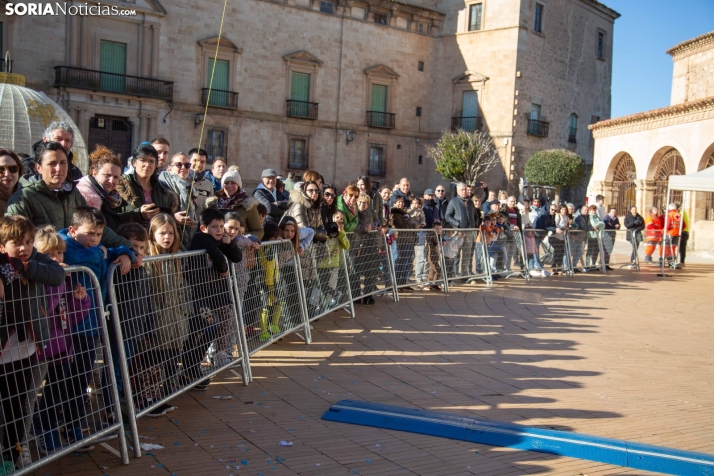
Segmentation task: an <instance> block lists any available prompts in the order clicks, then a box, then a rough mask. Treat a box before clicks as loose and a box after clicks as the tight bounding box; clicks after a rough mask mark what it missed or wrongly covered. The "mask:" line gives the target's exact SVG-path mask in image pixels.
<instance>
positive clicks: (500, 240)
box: [482, 228, 531, 280]
mask: <svg viewBox="0 0 714 476" xmlns="http://www.w3.org/2000/svg"><path fill="white" fill-rule="evenodd" d="M494 230H495V231H493V232H492V233H491V234H490V235H491V236H486V235H488V232H487V231H483V232H482V235H483V236H484V237H485V239H486V242H487V243H488V245H487V246H486V251H487V254H488V261H489V264H490V268H491V276H492V277H493V276H494V275H497V276H499V277H505V278H509V277H512V276H521V277H523V278H525V279H526V280H529V279H530V277H531V275H530V272H529V270H528V268H527V264H526V251H525V247H524V239H523V235H522V234H521V232H519V231H514V230H511V229H510V228H503V229H494Z"/></svg>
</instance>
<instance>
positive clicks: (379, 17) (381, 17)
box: [374, 13, 387, 25]
mask: <svg viewBox="0 0 714 476" xmlns="http://www.w3.org/2000/svg"><path fill="white" fill-rule="evenodd" d="M374 22H375V23H377V24H378V25H386V24H387V14H386V13H375V14H374Z"/></svg>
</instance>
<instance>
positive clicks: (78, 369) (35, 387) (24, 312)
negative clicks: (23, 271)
mask: <svg viewBox="0 0 714 476" xmlns="http://www.w3.org/2000/svg"><path fill="white" fill-rule="evenodd" d="M1 268H2V270H1V271H2V274H3V283H4V285H3V286H2V288H3V294H4V296H3V299H2V301H0V341H2V342H1V345H0V348H2V352H0V465H1V466H0V474H10V473H12V474H14V475H15V474H16V475H22V474H28V473H32V472H34V471H36V470H37V469H38V468H40V467H41V466H43V465H45V464H47V463H50V462H52V461H54V460H56V459H58V458H60V457H62V456H64V455H66V454H69V453H72V452H76V451H79V452H81V451H89V450H91V449H93V446H91V445H93V444H101V445H102V446H103V447H105V448H106V449H108V450H109V451H111V452H112V453H113V454H115V455H116V456H118V457H120V458H121V461H122V464H128V463H129V455H128V451H127V445H126V439H125V435H124V430H123V428H122V421H121V411H120V408H119V395H118V393H117V386H116V382H115V378H114V372H113V366H114V361H113V359H112V354H111V352H109V351H108V348H109V345H108V344H109V339H110V338H109V333H108V332H107V328H106V326H105V320H104V304H103V300H102V292H101V288H100V285H99V281H98V280H97V277H96V276H95V275H94V273H93V272H92V271H91V270H90V269H89V268H86V267H81V266H71V267H68V268H65V269H64V271H65V272H66V275H65V277H64V278H62V276H61V271H60V273H59V274H58V275H56V276H55V277H54V278H55V279H53V276H52V273H51V272H50V271H49V270H48V271H46V272H43V271H42V270H38V276H37V279H38V280H41V281H27V280H26V279H25V278H20V277H19V276H13V275H14V271H13V268H12V265H11V264H9V263H8V264H5V265H3V266H2V267H1ZM113 439H118V444H119V451H117V450H115V449H114V448H112V447H111V446H109V445H108V444H107V443H106V442H107V441H110V440H113Z"/></svg>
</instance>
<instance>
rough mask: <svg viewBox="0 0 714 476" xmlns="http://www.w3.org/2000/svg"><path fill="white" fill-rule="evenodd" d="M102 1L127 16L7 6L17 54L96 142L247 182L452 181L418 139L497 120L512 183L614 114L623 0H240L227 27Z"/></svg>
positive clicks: (215, 14) (31, 80) (31, 82)
mask: <svg viewBox="0 0 714 476" xmlns="http://www.w3.org/2000/svg"><path fill="white" fill-rule="evenodd" d="M0 3H2V2H0ZM90 3H91V2H90ZM102 4H116V5H120V6H121V7H122V8H127V9H134V10H135V11H136V15H133V16H113V17H108V16H106V17H89V16H84V17H77V16H75V17H69V16H67V17H61V16H60V17H57V16H52V17H45V16H35V17H28V16H22V17H19V16H13V17H4V18H3V19H2V21H3V25H2V26H3V28H2V35H3V38H2V40H3V43H2V45H3V50H9V51H10V53H11V56H12V58H13V60H14V63H13V71H15V72H17V73H20V74H23V75H25V76H26V77H27V81H28V86H29V87H32V88H35V89H38V90H41V91H45V92H46V93H47V94H48V95H49V96H50V97H52V98H53V99H54V98H56V99H58V101H59V102H60V104H61V105H62V106H63V107H65V108H66V109H67V110H68V111H69V112H70V114H71V115H72V117H73V119H74V120H75V122H76V123H77V124H78V126H79V128H80V130H81V133H82V135H83V136H84V137H85V139H86V141H87V142H88V143H89V146H90V147H91V146H92V145H93V144H96V143H99V142H101V143H106V144H107V145H109V146H110V147H112V148H114V149H115V150H117V151H118V152H120V153H122V155H123V156H124V157H126V156H127V155H128V154H129V153H130V151H131V150H132V148H133V147H135V146H136V145H138V143H139V142H141V141H143V140H147V139H150V138H153V137H156V136H164V137H166V138H167V139H168V140H169V141H170V142H171V146H172V147H171V148H172V151H178V150H184V151H186V150H188V149H190V148H192V147H197V146H199V144H200V145H201V146H203V147H205V148H206V149H208V151H209V154H210V155H211V156H218V155H224V156H226V157H227V158H228V161H229V163H231V164H238V165H240V167H241V172H242V175H243V180H244V184H246V186H247V187H250V186H252V185H254V184H256V183H257V182H258V180H259V178H260V172H261V170H262V169H264V168H266V167H274V168H276V169H278V170H280V171H283V172H287V171H288V170H294V171H295V172H296V173H297V174H298V175H299V174H300V172H301V170H303V169H305V168H310V169H316V170H319V171H320V172H321V173H322V174H323V175H324V177H325V179H326V181H328V182H335V183H336V184H337V185H338V186H342V185H344V184H346V182H347V181H349V180H352V179H355V178H356V177H357V176H359V175H363V174H369V175H370V176H372V179H373V181H375V182H381V183H388V184H390V185H391V183H393V182H395V181H397V180H398V179H399V178H400V177H402V176H408V177H410V178H411V179H412V185H413V189H414V190H416V191H420V190H423V189H424V188H427V187H433V186H434V185H436V184H437V183H439V182H441V183H445V182H446V181H444V180H443V178H441V177H440V176H438V174H436V172H435V170H434V165H433V163H432V162H431V160H430V159H429V158H428V157H427V154H426V151H425V146H426V145H427V144H433V143H434V142H435V141H436V140H437V139H438V137H439V136H440V134H441V132H442V131H444V130H448V129H450V128H452V126H453V127H458V126H461V127H463V128H465V129H475V128H479V129H480V130H483V131H488V132H489V133H490V134H491V135H492V136H493V137H494V139H495V143H496V145H497V147H498V150H499V154H500V158H501V163H502V167H500V168H497V169H495V170H493V171H492V172H490V173H489V174H488V176H487V177H485V179H486V180H487V181H488V182H489V184H490V185H491V187H492V188H506V187H508V188H509V189H510V190H511V191H516V190H517V183H518V179H519V178H520V176H521V173H522V170H523V167H524V165H525V161H526V160H527V158H528V157H529V156H530V155H531V154H532V153H533V152H535V151H538V150H542V149H547V148H568V149H571V150H573V151H575V152H577V153H578V154H580V155H581V156H582V157H583V158H584V159H585V160H586V162H587V163H591V162H592V157H593V154H592V146H593V144H592V140H591V136H590V133H589V131H588V130H587V127H586V126H587V125H588V124H591V123H593V122H597V120H600V119H606V118H608V117H609V115H610V82H611V71H612V45H613V42H612V39H613V26H614V20H615V19H616V18H617V17H618V16H619V15H618V14H617V13H616V12H614V11H613V10H611V9H609V8H607V7H606V6H604V5H603V4H601V3H599V2H597V1H596V0H443V1H436V0H411V1H410V2H403V1H394V0H348V1H346V0H322V1H321V0H242V1H240V2H228V3H227V8H226V11H225V23H224V26H223V31H222V33H221V38H220V41H219V38H218V36H219V27H220V20H221V16H222V13H223V5H224V4H223V2H221V1H220V0H208V1H204V2H188V1H186V0H126V1H120V0H107V1H104V2H102ZM214 66H215V72H214ZM211 74H213V77H214V84H213V88H212V92H211V97H210V98H208V97H207V88H208V87H209V78H210V77H211ZM206 102H208V104H209V107H208V108H206V107H205V104H206Z"/></svg>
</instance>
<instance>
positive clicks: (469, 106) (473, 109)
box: [461, 91, 478, 132]
mask: <svg viewBox="0 0 714 476" xmlns="http://www.w3.org/2000/svg"><path fill="white" fill-rule="evenodd" d="M477 116H478V92H477V91H464V96H463V98H462V102H461V128H462V129H463V130H465V131H469V132H473V131H475V130H476V121H477V120H476V117H477Z"/></svg>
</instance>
